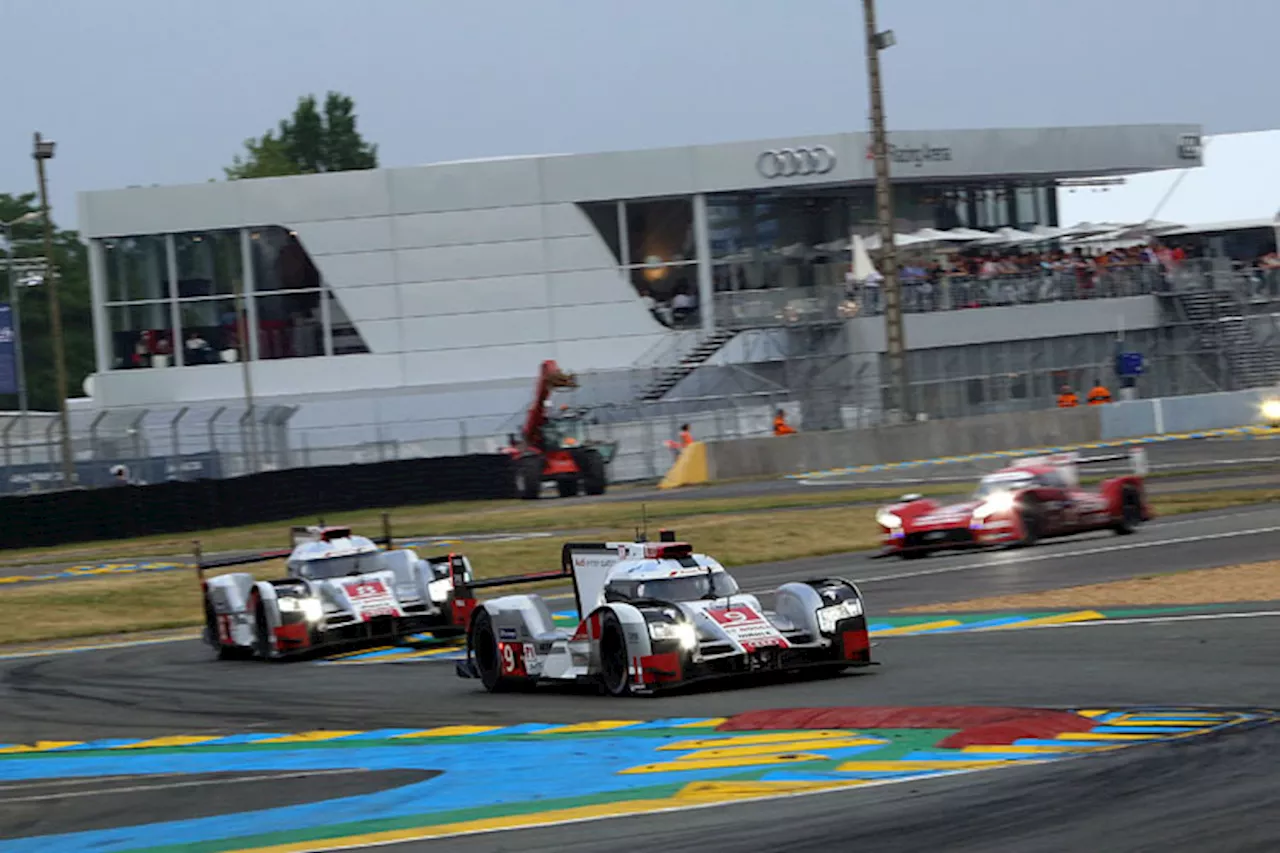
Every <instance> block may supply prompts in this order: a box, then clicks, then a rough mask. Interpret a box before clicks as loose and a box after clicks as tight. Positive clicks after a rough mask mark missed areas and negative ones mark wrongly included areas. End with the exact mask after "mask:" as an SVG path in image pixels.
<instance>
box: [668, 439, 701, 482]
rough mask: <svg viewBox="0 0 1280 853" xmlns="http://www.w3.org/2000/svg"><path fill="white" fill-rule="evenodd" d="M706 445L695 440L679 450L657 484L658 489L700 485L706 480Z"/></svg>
mask: <svg viewBox="0 0 1280 853" xmlns="http://www.w3.org/2000/svg"><path fill="white" fill-rule="evenodd" d="M709 479H710V478H709V477H708V476H707V446H706V445H705V444H703V443H702V442H701V441H695V442H694V443H693V444H690V445H687V446H686V447H685V448H684V449H682V450H681V451H680V456H679V457H678V458H677V459H676V462H675V464H674V465H672V466H671V470H669V471H667V476H665V477H663V478H662V482H661V483H659V484H658V488H659V489H677V488H679V487H680V486H700V485H702V484H704V483H706V482H708V480H709Z"/></svg>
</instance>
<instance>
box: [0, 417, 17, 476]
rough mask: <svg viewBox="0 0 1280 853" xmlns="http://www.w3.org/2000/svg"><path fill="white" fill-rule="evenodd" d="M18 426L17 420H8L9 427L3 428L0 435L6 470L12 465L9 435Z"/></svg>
mask: <svg viewBox="0 0 1280 853" xmlns="http://www.w3.org/2000/svg"><path fill="white" fill-rule="evenodd" d="M17 425H18V419H17V418H10V419H9V425H8V426H6V427H5V428H4V432H3V433H2V434H0V441H3V442H4V467H6V468H8V467H9V466H11V465H12V464H13V456H12V451H11V450H10V445H9V433H10V432H12V431H13V428H14V427H15V426H17Z"/></svg>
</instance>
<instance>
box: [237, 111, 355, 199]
mask: <svg viewBox="0 0 1280 853" xmlns="http://www.w3.org/2000/svg"><path fill="white" fill-rule="evenodd" d="M244 147H245V153H244V154H243V155H242V156H241V155H238V156H236V158H235V160H234V162H233V163H232V165H231V166H229V167H227V168H226V169H224V170H223V171H224V172H226V175H227V179H228V180H232V181H234V180H239V179H242V178H274V177H279V176H281V175H312V174H316V173H319V172H347V171H352V170H355V169H376V168H377V167H378V146H376V145H370V144H369V143H367V142H365V141H364V139H363V138H362V137H361V136H360V131H359V130H357V129H356V114H355V101H353V100H352V99H351V98H349V97H347V96H346V95H342V94H339V93H338V92H329V93H328V94H327V95H326V96H325V100H324V111H323V113H322V112H321V110H320V108H319V107H318V106H317V104H316V99H315V96H314V95H307V96H305V97H302V98H299V99H298V106H297V107H296V108H295V109H294V111H293V115H292V116H291V117H290V118H288V119H285V120H284V121H281V122H280V126H279V127H278V128H277V129H276V130H269V131H267V132H266V133H264V134H263V135H262V136H261V137H259V138H257V139H247V140H245V143H244Z"/></svg>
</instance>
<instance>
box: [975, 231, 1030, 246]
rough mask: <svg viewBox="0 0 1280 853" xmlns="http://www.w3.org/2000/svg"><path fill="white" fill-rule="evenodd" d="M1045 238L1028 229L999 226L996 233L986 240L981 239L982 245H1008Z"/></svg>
mask: <svg viewBox="0 0 1280 853" xmlns="http://www.w3.org/2000/svg"><path fill="white" fill-rule="evenodd" d="M1043 239H1045V238H1044V237H1041V236H1040V235H1039V234H1033V233H1032V232H1030V231H1019V230H1018V229H1017V228H1000V229H998V230H997V231H996V233H994V234H992V235H991V236H990V237H988V238H987V239H986V240H983V241H982V245H984V246H996V245H1010V244H1013V243H1030V242H1038V241H1040V240H1043Z"/></svg>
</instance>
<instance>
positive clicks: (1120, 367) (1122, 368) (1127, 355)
mask: <svg viewBox="0 0 1280 853" xmlns="http://www.w3.org/2000/svg"><path fill="white" fill-rule="evenodd" d="M1142 368H1143V363H1142V353H1140V352H1122V353H1120V354H1119V355H1117V356H1116V375H1117V376H1141V375H1142Z"/></svg>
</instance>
